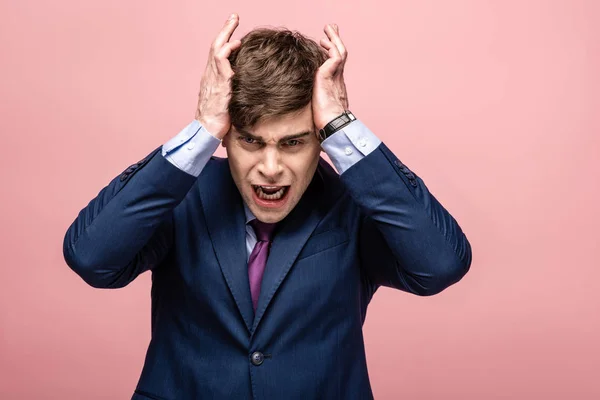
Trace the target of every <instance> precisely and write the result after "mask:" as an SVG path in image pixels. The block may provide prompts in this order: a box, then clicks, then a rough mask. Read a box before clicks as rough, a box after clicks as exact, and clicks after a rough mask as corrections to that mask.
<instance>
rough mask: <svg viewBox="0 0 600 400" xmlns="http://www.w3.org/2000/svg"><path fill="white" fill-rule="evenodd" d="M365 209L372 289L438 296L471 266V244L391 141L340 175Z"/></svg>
mask: <svg viewBox="0 0 600 400" xmlns="http://www.w3.org/2000/svg"><path fill="white" fill-rule="evenodd" d="M341 179H342V181H343V182H344V183H345V185H346V187H347V188H348V190H349V192H350V195H351V196H352V198H353V199H354V201H355V202H356V203H358V205H359V207H360V208H361V210H362V211H363V215H364V218H363V220H362V223H361V228H360V257H361V265H362V267H363V273H364V274H365V276H366V279H367V283H368V284H369V285H370V291H371V294H372V293H373V292H374V291H375V290H376V289H377V287H378V286H387V287H392V288H396V289H400V290H404V291H407V292H410V293H414V294H418V295H423V296H425V295H433V294H436V293H439V292H441V291H442V290H444V289H445V288H447V287H448V286H450V285H452V284H454V283H456V282H458V281H459V280H460V279H461V278H462V277H463V276H464V275H465V274H466V273H467V271H468V270H469V268H470V265H471V257H472V255H471V245H470V244H469V241H468V240H467V238H466V236H465V235H464V233H463V232H462V230H461V228H460V226H459V225H458V223H457V222H456V220H455V219H454V218H453V217H452V216H451V215H450V213H449V212H448V211H446V209H445V208H444V207H443V206H442V205H441V204H440V203H439V202H438V201H437V199H436V198H435V197H434V196H433V195H432V194H431V193H430V192H429V190H428V189H427V187H426V186H425V183H424V182H423V181H422V180H421V178H419V177H418V176H417V175H415V174H414V173H413V172H412V171H410V170H409V169H408V167H406V165H404V164H403V163H402V162H401V161H400V160H399V159H398V158H397V157H396V156H395V155H394V154H393V153H392V152H391V151H390V150H389V149H388V148H387V147H386V146H385V144H383V143H382V144H380V145H379V146H378V147H377V149H376V150H375V151H373V152H372V153H370V154H369V155H367V156H366V157H365V158H364V159H362V160H361V161H360V162H358V163H356V164H355V165H353V166H352V167H351V168H350V169H348V170H347V171H346V172H344V173H343V174H342V175H341Z"/></svg>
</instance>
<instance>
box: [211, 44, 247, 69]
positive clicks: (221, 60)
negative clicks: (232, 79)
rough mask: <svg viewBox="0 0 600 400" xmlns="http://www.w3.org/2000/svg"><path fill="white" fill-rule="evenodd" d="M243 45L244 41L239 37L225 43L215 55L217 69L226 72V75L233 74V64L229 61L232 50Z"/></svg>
mask: <svg viewBox="0 0 600 400" xmlns="http://www.w3.org/2000/svg"><path fill="white" fill-rule="evenodd" d="M241 45H242V41H241V40H239V39H237V40H232V41H231V42H228V43H225V45H224V46H223V47H221V50H219V52H218V53H217V54H216V55H215V59H216V64H217V69H218V70H219V73H221V74H224V75H226V76H229V75H231V74H233V71H232V69H231V64H230V63H229V56H230V55H231V52H232V51H234V50H235V49H237V48H239V47H240V46H241Z"/></svg>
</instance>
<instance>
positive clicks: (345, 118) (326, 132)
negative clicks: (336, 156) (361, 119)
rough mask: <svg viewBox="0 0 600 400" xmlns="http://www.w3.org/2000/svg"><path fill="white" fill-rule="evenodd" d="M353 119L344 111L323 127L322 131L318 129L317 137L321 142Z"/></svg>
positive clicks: (350, 114)
mask: <svg viewBox="0 0 600 400" xmlns="http://www.w3.org/2000/svg"><path fill="white" fill-rule="evenodd" d="M355 119H356V117H355V116H354V114H352V113H351V112H350V110H346V111H344V113H343V114H342V115H340V116H339V117H337V118H334V119H333V120H332V121H331V122H329V123H328V124H327V125H325V127H324V128H323V129H319V137H320V138H321V141H323V140H325V139H327V138H328V137H329V136H331V135H333V134H334V133H336V132H337V131H339V130H340V129H342V128H343V127H345V126H346V125H348V124H349V123H350V122H352V121H354V120H355Z"/></svg>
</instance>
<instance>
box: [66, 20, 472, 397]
mask: <svg viewBox="0 0 600 400" xmlns="http://www.w3.org/2000/svg"><path fill="white" fill-rule="evenodd" d="M238 23H239V21H238V17H237V15H235V14H234V15H232V16H231V17H230V19H229V20H228V21H227V22H226V23H225V26H224V27H223V29H222V31H221V32H220V33H219V35H218V36H217V38H216V39H215V41H214V43H213V45H212V47H211V50H210V54H209V59H208V64H207V67H206V70H205V73H204V75H203V77H202V81H201V90H200V98H199V102H198V108H197V110H198V111H197V113H196V118H195V120H194V121H193V122H192V123H191V124H190V125H188V126H187V127H186V128H185V129H183V130H182V131H181V132H180V133H179V134H178V135H176V136H175V137H173V139H171V140H169V141H168V142H167V143H166V144H165V145H163V146H161V147H159V148H158V149H156V150H155V151H153V152H152V153H151V154H150V155H148V156H147V157H146V158H145V159H143V160H142V161H140V162H138V163H136V164H134V165H132V166H130V167H129V168H127V170H125V171H124V172H123V173H122V174H121V175H120V176H118V177H116V178H115V179H114V180H113V181H112V182H110V184H109V185H108V186H107V187H105V188H104V189H103V190H102V191H101V192H100V193H99V194H98V196H97V197H96V198H95V199H93V200H92V201H91V202H90V204H89V205H88V206H87V207H86V208H84V209H83V210H82V212H81V213H80V214H79V216H78V217H77V219H76V220H75V221H74V223H73V224H72V225H71V227H70V228H69V230H68V232H67V234H66V237H65V241H64V255H65V259H66V261H67V263H68V264H69V266H70V267H71V268H72V269H73V270H74V271H75V272H77V273H78V274H79V275H80V276H81V277H82V278H83V279H84V280H85V281H86V282H87V283H89V284H90V285H92V286H94V287H102V288H117V287H123V286H125V285H127V284H128V283H129V282H131V281H132V280H133V279H135V277H136V276H137V275H139V274H140V273H142V272H144V271H146V270H152V340H151V342H150V345H149V348H148V353H147V356H146V361H145V364H144V368H143V371H142V374H141V378H140V380H139V383H138V386H137V389H136V390H135V393H134V395H133V399H303V400H304V399H368V398H372V392H371V387H370V384H369V377H368V373H367V365H366V358H365V350H364V343H363V336H362V325H363V322H364V319H365V314H366V309H367V305H368V303H369V301H370V299H371V297H372V296H373V293H374V292H375V290H376V289H377V288H378V287H379V286H382V285H383V286H388V287H392V288H397V289H401V290H404V291H408V292H411V293H415V294H418V295H432V294H435V293H438V292H440V291H441V290H443V289H445V288H446V287H448V286H449V285H451V284H453V283H455V282H457V281H458V280H460V279H461V277H462V276H463V275H464V274H465V273H466V272H467V271H468V269H469V266H470V263H471V248H470V245H469V242H468V241H467V239H466V237H465V236H464V234H463V233H462V231H461V229H460V227H459V225H458V224H457V223H456V221H455V220H454V219H453V218H452V216H451V215H450V214H449V213H448V212H447V211H446V210H445V209H444V208H443V207H442V206H441V205H440V203H438V201H437V200H436V199H435V198H434V197H433V196H432V195H431V194H430V193H429V191H428V190H427V188H426V186H425V184H424V183H423V181H422V180H421V179H420V178H419V177H418V176H417V175H415V174H414V173H413V172H411V171H410V170H409V169H408V168H407V167H406V166H405V165H404V164H403V163H402V162H401V161H400V160H398V158H397V157H396V156H395V155H394V154H393V153H392V152H391V151H390V150H389V149H388V148H387V147H386V146H385V145H384V144H383V143H381V141H380V140H379V139H378V138H377V137H376V136H375V135H374V134H373V133H372V132H371V131H370V130H369V129H368V128H367V127H366V126H365V125H364V124H362V123H361V122H360V121H359V120H357V119H355V118H354V117H353V115H352V114H351V113H350V112H349V111H348V96H347V94H346V87H345V85H344V79H343V70H344V65H345V62H346V57H347V51H346V49H345V47H344V44H343V43H342V41H341V39H340V36H339V30H338V28H337V26H335V25H333V26H332V25H327V26H326V27H325V33H326V35H327V37H326V38H324V39H322V40H321V42H320V46H321V47H319V44H317V43H315V42H313V41H312V40H309V39H307V38H305V37H303V36H302V35H299V34H297V33H292V32H290V31H287V30H268V29H257V30H254V31H252V32H250V33H249V34H248V35H246V36H245V37H244V38H242V40H241V41H240V40H234V41H230V38H231V35H232V33H233V31H234V30H235V28H236V27H237V25H238ZM220 143H222V145H223V146H225V148H226V150H227V156H228V157H227V159H219V158H215V157H211V156H212V153H213V152H214V151H215V150H216V148H217V147H218V145H219V144H220ZM322 149H324V150H325V152H326V153H327V154H328V155H329V157H330V159H331V160H332V162H333V164H334V166H335V168H336V169H337V171H338V173H339V174H340V175H338V174H337V173H336V172H335V171H334V170H333V168H332V167H330V166H329V164H328V163H326V162H325V161H323V160H322V159H320V157H319V155H320V152H321V150H322ZM393 317H398V318H399V317H400V314H398V315H394V316H393Z"/></svg>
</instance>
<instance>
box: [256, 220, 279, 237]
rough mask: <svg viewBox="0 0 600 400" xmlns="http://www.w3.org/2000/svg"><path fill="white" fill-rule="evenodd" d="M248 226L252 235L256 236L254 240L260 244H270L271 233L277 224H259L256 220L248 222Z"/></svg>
mask: <svg viewBox="0 0 600 400" xmlns="http://www.w3.org/2000/svg"><path fill="white" fill-rule="evenodd" d="M250 225H252V228H253V229H254V233H255V234H256V238H257V239H258V241H260V242H270V241H271V239H272V238H273V231H275V226H276V225H277V224H268V223H266V222H261V221H259V220H257V219H253V220H252V221H250Z"/></svg>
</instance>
